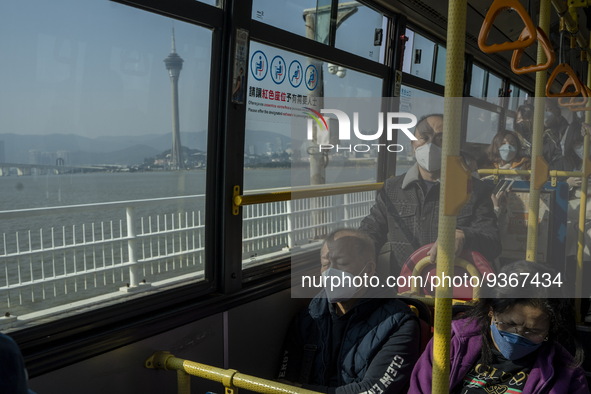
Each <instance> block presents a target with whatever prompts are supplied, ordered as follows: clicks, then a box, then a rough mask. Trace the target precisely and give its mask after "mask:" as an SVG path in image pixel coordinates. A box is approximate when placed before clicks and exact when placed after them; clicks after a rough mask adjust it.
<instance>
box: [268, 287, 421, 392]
mask: <svg viewBox="0 0 591 394" xmlns="http://www.w3.org/2000/svg"><path fill="white" fill-rule="evenodd" d="M324 294H325V293H324V291H323V292H321V294H319V295H318V296H317V297H315V298H314V299H313V300H312V301H311V302H310V305H309V307H308V308H307V309H304V310H303V311H301V313H300V314H299V315H298V316H297V317H296V319H295V320H294V322H293V324H292V326H291V329H290V330H289V332H288V335H287V338H286V341H285V345H284V350H283V358H282V362H281V367H280V372H279V379H282V380H287V381H290V382H297V383H301V384H303V385H304V387H305V388H308V389H311V390H315V391H320V392H326V393H339V394H345V393H351V394H352V393H361V392H366V391H373V392H383V393H388V394H393V393H405V392H406V389H407V387H408V379H409V378H410V372H411V371H412V368H413V366H414V364H415V362H416V360H417V358H418V357H419V354H420V350H419V346H420V338H419V325H418V320H417V318H416V316H415V315H414V314H413V313H412V312H411V311H410V309H409V308H408V306H406V305H405V304H404V303H402V302H401V301H399V300H397V299H387V298H367V299H360V300H359V302H358V304H357V305H356V306H355V307H354V308H353V309H352V310H351V311H349V312H348V313H347V314H349V313H350V314H351V315H350V316H349V318H348V321H347V326H346V328H345V331H344V334H343V338H342V342H341V346H340V348H339V350H338V356H337V358H338V359H337V360H336V363H337V365H336V367H335V366H333V368H331V366H330V365H329V362H330V360H331V355H330V351H331V341H332V338H331V336H332V331H331V322H332V319H333V317H335V316H336V315H335V313H334V310H333V307H332V305H331V304H330V303H329V302H328V301H327V299H326V297H325V295H324ZM331 370H332V371H336V374H337V376H336V384H334V382H335V376H329V375H330V374H331ZM331 381H332V382H333V383H332V384H331Z"/></svg>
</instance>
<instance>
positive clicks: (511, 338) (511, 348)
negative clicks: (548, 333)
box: [490, 323, 542, 360]
mask: <svg viewBox="0 0 591 394" xmlns="http://www.w3.org/2000/svg"><path fill="white" fill-rule="evenodd" d="M490 332H491V333H492V337H493V339H494V340H495V343H496V344H497V347H498V348H499V351H500V352H501V354H502V355H503V357H505V358H506V359H507V360H518V359H520V358H522V357H525V356H527V355H528V354H530V353H531V352H533V351H536V350H537V349H538V348H539V347H540V346H542V344H541V343H535V342H532V341H530V340H529V339H527V338H525V337H522V336H521V335H517V334H513V333H512V332H507V331H499V329H498V328H497V325H496V324H495V323H492V324H491V325H490Z"/></svg>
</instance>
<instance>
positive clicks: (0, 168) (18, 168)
mask: <svg viewBox="0 0 591 394" xmlns="http://www.w3.org/2000/svg"><path fill="white" fill-rule="evenodd" d="M117 169H121V167H120V166H115V165H113V166H109V165H92V166H66V165H60V164H55V165H52V164H23V163H0V176H8V175H10V174H14V173H15V172H16V174H17V175H18V176H23V175H33V174H35V175H45V174H56V175H59V174H72V173H84V172H99V171H112V170H117Z"/></svg>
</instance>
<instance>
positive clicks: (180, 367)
mask: <svg viewBox="0 0 591 394" xmlns="http://www.w3.org/2000/svg"><path fill="white" fill-rule="evenodd" d="M145 367H146V368H150V369H164V370H169V371H177V375H178V393H179V394H184V393H190V392H191V381H190V379H188V378H187V375H191V376H197V377H199V378H203V379H208V380H212V381H214V382H218V383H221V384H223V385H224V387H225V388H226V394H230V393H233V394H236V393H237V392H238V390H237V389H238V388H243V389H246V390H250V391H254V392H257V393H264V394H315V393H317V392H316V391H311V390H306V389H302V388H299V387H295V386H290V385H288V384H284V383H278V382H275V381H273V380H268V379H261V378H257V377H256V376H251V375H246V374H243V373H240V372H238V371H236V370H234V369H223V368H217V367H212V366H210V365H206V364H201V363H197V362H194V361H189V360H183V359H181V358H177V357H175V356H174V355H172V354H171V353H170V352H166V351H159V352H156V353H154V354H152V355H151V356H150V357H149V358H148V359H147V360H146V362H145Z"/></svg>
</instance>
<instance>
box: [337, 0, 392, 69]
mask: <svg viewBox="0 0 591 394" xmlns="http://www.w3.org/2000/svg"><path fill="white" fill-rule="evenodd" d="M339 15H340V16H339V17H340V18H342V20H339V21H338V22H337V26H338V28H337V32H336V45H335V46H336V47H337V48H338V49H342V50H344V51H347V52H350V53H353V54H355V55H358V56H363V57H365V58H368V59H371V60H374V61H379V62H380V63H383V62H384V50H385V45H386V37H387V24H388V18H386V17H385V16H383V15H382V14H380V13H379V12H377V11H374V10H372V9H371V8H369V7H366V6H364V5H362V4H359V3H354V2H351V1H348V0H344V1H343V0H340V1H339Z"/></svg>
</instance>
